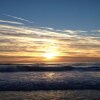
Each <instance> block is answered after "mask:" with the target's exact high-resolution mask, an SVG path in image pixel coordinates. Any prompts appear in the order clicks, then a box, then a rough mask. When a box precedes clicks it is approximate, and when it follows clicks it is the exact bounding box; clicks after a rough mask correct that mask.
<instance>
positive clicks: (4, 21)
mask: <svg viewBox="0 0 100 100" xmlns="http://www.w3.org/2000/svg"><path fill="white" fill-rule="evenodd" d="M0 22H1V23H9V24H18V25H24V24H23V23H21V22H15V21H8V20H0Z"/></svg>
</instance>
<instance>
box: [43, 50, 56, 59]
mask: <svg viewBox="0 0 100 100" xmlns="http://www.w3.org/2000/svg"><path fill="white" fill-rule="evenodd" d="M56 56H57V53H54V52H47V53H44V54H43V57H45V58H47V59H53V58H55V57H56Z"/></svg>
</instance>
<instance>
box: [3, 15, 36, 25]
mask: <svg viewBox="0 0 100 100" xmlns="http://www.w3.org/2000/svg"><path fill="white" fill-rule="evenodd" d="M3 15H5V16H8V17H11V18H14V19H18V20H21V21H25V22H28V23H34V22H32V21H29V20H27V19H24V18H21V17H17V16H12V15H8V14H3Z"/></svg>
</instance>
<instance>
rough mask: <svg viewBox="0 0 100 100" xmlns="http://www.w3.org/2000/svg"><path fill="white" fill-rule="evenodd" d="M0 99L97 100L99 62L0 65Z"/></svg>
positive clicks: (98, 97)
mask: <svg viewBox="0 0 100 100" xmlns="http://www.w3.org/2000/svg"><path fill="white" fill-rule="evenodd" d="M0 100H100V63H91V64H90V63H85V64H84V63H77V64H76V63H75V64H64V65H57V64H56V65H51V66H50V65H40V64H39V65H36V64H35V65H32V64H27V65H25V64H1V65H0Z"/></svg>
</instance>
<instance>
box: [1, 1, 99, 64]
mask: <svg viewBox="0 0 100 100" xmlns="http://www.w3.org/2000/svg"><path fill="white" fill-rule="evenodd" d="M46 56H48V57H47V58H52V57H51V56H53V57H54V59H51V60H50V59H48V60H47V59H46ZM45 61H48V62H49V61H51V62H52V61H53V62H56V61H58V62H70V61H71V62H79V61H80V62H93V61H94V62H100V0H0V63H2V62H4V63H5V62H6V63H26V62H27V63H32V62H45Z"/></svg>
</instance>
